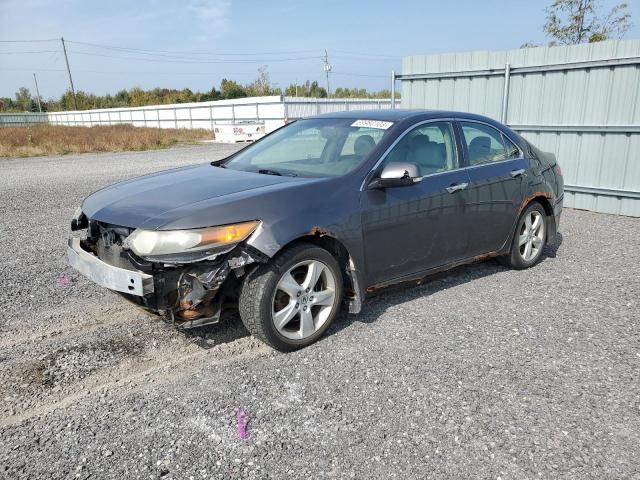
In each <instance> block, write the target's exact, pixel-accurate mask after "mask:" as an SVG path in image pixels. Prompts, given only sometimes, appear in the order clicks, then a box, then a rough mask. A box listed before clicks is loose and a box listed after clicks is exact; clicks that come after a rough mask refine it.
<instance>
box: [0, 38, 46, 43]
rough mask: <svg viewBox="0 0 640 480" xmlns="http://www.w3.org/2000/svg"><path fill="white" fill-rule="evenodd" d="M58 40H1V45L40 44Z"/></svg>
mask: <svg viewBox="0 0 640 480" xmlns="http://www.w3.org/2000/svg"><path fill="white" fill-rule="evenodd" d="M58 40H59V39H58V38H46V39H43V40H0V43H39V42H57V41H58Z"/></svg>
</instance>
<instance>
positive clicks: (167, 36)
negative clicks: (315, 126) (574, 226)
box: [0, 0, 640, 98]
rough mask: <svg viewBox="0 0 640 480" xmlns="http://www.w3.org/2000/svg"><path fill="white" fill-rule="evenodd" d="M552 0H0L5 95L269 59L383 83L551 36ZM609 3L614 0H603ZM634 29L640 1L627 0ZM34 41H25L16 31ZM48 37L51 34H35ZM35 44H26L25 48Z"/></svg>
mask: <svg viewBox="0 0 640 480" xmlns="http://www.w3.org/2000/svg"><path fill="white" fill-rule="evenodd" d="M550 3H552V0H510V1H497V0H484V1H482V2H480V1H477V0H476V1H473V0H457V1H449V2H445V1H442V0H439V1H431V0H395V1H382V0H369V1H364V0H351V1H349V0H295V1H279V0H271V1H264V0H262V1H259V0H254V1H249V0H233V1H232V0H180V1H166V0H165V1H161V0H111V1H104V0H101V1H94V0H51V1H44V0H0V97H2V96H13V95H14V93H15V92H16V91H17V90H18V88H19V87H21V86H26V87H28V88H29V89H30V90H31V91H32V92H33V91H34V82H33V73H36V74H37V77H38V84H39V87H40V94H41V96H43V97H44V98H54V97H59V96H60V95H61V94H62V93H64V91H65V90H66V89H68V88H69V83H68V77H67V72H66V68H65V62H64V56H63V53H62V45H61V42H60V40H59V39H60V37H62V36H64V38H65V41H66V42H67V49H68V55H69V63H70V66H71V72H72V75H73V82H74V85H75V87H76V90H82V91H85V92H91V93H95V94H100V95H103V94H105V93H112V94H113V93H115V92H116V91H118V90H121V89H123V88H126V89H129V88H132V87H134V86H139V87H142V88H145V89H147V88H154V87H163V88H179V89H181V88H185V87H188V88H190V89H192V90H200V91H205V90H210V89H211V87H213V86H215V87H216V88H218V87H219V85H220V80H221V79H222V78H230V79H234V80H237V81H239V82H241V83H248V82H250V81H252V80H253V79H255V78H256V77H257V75H258V68H260V67H263V66H266V68H267V71H268V72H269V74H270V77H271V81H272V83H273V84H274V85H275V86H278V87H281V88H283V89H284V88H285V87H286V86H287V85H289V84H290V83H294V82H298V83H301V82H303V81H305V80H307V79H308V80H312V81H313V80H318V81H319V82H320V83H321V85H322V86H326V81H325V76H324V70H323V60H322V57H323V56H324V53H325V50H326V51H327V54H328V59H329V63H330V64H331V67H332V73H331V75H330V82H331V89H332V90H333V89H335V88H336V87H339V86H342V87H359V88H367V89H369V90H380V89H384V88H389V85H390V80H389V78H390V73H391V71H392V70H396V71H398V72H400V70H401V68H400V66H401V61H402V57H403V56H406V55H411V54H430V53H446V52H462V51H476V50H508V49H513V48H518V47H519V46H520V45H522V44H523V43H525V42H533V43H540V44H542V43H546V42H547V41H548V39H547V38H546V37H545V35H544V33H543V31H542V26H543V24H544V22H545V7H546V6H548V5H549V4H550ZM601 3H602V6H603V9H605V10H608V9H609V8H611V7H612V6H613V5H615V4H616V3H618V2H616V1H614V0H602V2H601ZM627 3H628V4H629V10H630V13H631V14H632V20H633V21H634V26H633V27H632V29H631V30H630V31H629V32H628V33H627V35H626V37H625V38H640V0H627ZM16 40H30V42H24V43H23V42H15V41H16ZM33 40H47V41H33ZM28 52H31V53H28Z"/></svg>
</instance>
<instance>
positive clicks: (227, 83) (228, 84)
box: [220, 78, 247, 99]
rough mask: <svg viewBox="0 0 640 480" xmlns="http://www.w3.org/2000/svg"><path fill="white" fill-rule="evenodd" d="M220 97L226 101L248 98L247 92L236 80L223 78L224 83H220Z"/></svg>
mask: <svg viewBox="0 0 640 480" xmlns="http://www.w3.org/2000/svg"><path fill="white" fill-rule="evenodd" d="M220 96H221V97H222V98H224V99H233V98H243V97H246V96H247V92H246V90H245V89H244V87H243V86H242V85H240V84H239V83H238V82H236V81H235V80H227V79H226V78H223V79H222V82H220Z"/></svg>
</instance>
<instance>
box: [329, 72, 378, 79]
mask: <svg viewBox="0 0 640 480" xmlns="http://www.w3.org/2000/svg"><path fill="white" fill-rule="evenodd" d="M331 73H333V74H334V75H343V76H346V77H371V78H387V76H388V75H369V74H366V73H348V72H331Z"/></svg>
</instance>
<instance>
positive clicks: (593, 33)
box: [544, 0, 631, 45]
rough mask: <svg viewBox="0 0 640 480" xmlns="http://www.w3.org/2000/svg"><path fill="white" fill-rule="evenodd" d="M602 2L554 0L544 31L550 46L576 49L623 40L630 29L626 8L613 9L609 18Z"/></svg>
mask: <svg viewBox="0 0 640 480" xmlns="http://www.w3.org/2000/svg"><path fill="white" fill-rule="evenodd" d="M600 10H601V8H600V2H599V0H555V1H554V2H553V4H552V5H551V6H550V7H549V8H547V10H546V12H547V21H546V23H545V24H544V31H545V32H546V34H547V35H548V36H549V37H551V38H552V39H553V40H552V42H551V45H555V44H556V43H560V44H562V45H574V44H578V43H584V42H589V43H593V42H600V41H602V40H607V39H609V38H621V37H623V36H624V34H625V33H626V32H627V31H628V30H629V28H630V27H631V14H629V13H628V12H627V4H626V3H621V4H619V5H616V6H615V7H613V8H612V9H611V10H610V11H609V13H608V14H607V15H604V16H603V15H602V14H601V12H600Z"/></svg>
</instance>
